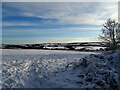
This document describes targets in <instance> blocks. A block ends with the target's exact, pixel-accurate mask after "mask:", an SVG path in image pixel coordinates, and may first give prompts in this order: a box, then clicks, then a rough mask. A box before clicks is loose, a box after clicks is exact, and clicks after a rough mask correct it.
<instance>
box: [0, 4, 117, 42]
mask: <svg viewBox="0 0 120 90" xmlns="http://www.w3.org/2000/svg"><path fill="white" fill-rule="evenodd" d="M117 4H118V3H117V2H3V3H2V41H3V44H25V43H68V42H91V41H97V38H98V36H99V34H100V33H101V28H102V24H103V23H104V22H105V21H106V20H107V19H108V18H112V19H115V20H117V19H118V5H117Z"/></svg>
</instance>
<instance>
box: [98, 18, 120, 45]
mask: <svg viewBox="0 0 120 90" xmlns="http://www.w3.org/2000/svg"><path fill="white" fill-rule="evenodd" d="M101 31H102V34H101V35H100V39H102V40H104V41H107V42H110V43H111V44H112V45H114V46H116V45H117V42H118V41H120V25H119V24H118V23H117V22H116V21H115V20H111V19H108V20H107V22H105V23H104V24H103V28H102V30H101Z"/></svg>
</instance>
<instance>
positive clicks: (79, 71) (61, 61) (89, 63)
mask: <svg viewBox="0 0 120 90" xmlns="http://www.w3.org/2000/svg"><path fill="white" fill-rule="evenodd" d="M119 56H120V53H119V51H116V52H115V53H111V52H107V53H105V54H100V53H99V52H75V51H52V50H3V54H2V57H3V58H2V60H3V87H17V88H18V87H24V88H26V87H27V88H59V87H60V88H112V89H116V88H117V86H118V83H119V68H120V62H119V60H120V57H119Z"/></svg>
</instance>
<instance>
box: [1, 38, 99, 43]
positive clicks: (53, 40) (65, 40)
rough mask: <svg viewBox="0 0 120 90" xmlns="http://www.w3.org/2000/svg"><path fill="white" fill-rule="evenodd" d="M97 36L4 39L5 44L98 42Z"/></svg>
mask: <svg viewBox="0 0 120 90" xmlns="http://www.w3.org/2000/svg"><path fill="white" fill-rule="evenodd" d="M96 41H98V39H97V38H94V37H92V38H44V39H41V38H37V39H36V38H35V39H33V38H29V39H26V38H23V39H3V43H4V44H9V43H10V44H27V43H29V44H31V43H70V42H96Z"/></svg>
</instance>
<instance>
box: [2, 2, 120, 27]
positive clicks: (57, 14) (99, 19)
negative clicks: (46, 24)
mask: <svg viewBox="0 0 120 90" xmlns="http://www.w3.org/2000/svg"><path fill="white" fill-rule="evenodd" d="M3 5H4V4H3ZM10 6H13V7H14V8H19V9H21V12H13V13H12V14H13V15H14V14H16V13H20V14H19V15H23V16H30V17H40V18H50V19H51V18H53V19H54V18H55V19H58V20H59V22H58V24H67V23H69V24H94V25H101V24H103V22H105V21H106V19H108V18H113V19H116V20H117V18H118V16H117V15H118V6H117V3H115V2H111V3H108V2H107V3H105V2H102V3H96V2H79V3H75V2H74V3H68V2H65V3H62V2H60V3H57V2H56V3H49V2H47V3H43V2H40V3H35V2H34V3H13V4H12V5H10ZM10 13H11V12H10ZM33 23H34V22H33Z"/></svg>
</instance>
